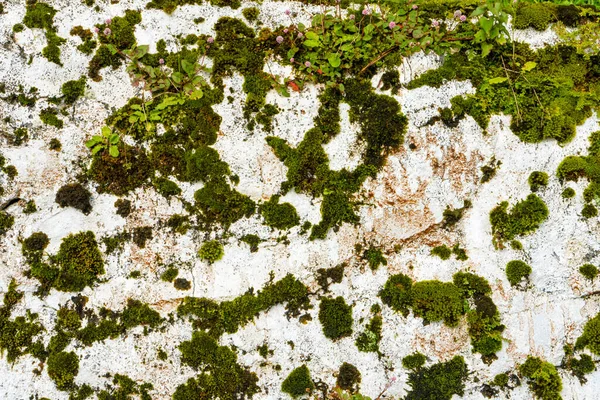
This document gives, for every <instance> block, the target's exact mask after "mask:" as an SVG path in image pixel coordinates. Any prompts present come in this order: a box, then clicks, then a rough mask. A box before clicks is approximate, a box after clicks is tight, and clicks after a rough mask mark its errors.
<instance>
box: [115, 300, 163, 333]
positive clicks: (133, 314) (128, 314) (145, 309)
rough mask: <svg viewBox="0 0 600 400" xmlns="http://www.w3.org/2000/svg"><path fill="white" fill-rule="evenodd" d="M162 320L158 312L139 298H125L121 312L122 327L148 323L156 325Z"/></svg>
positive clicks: (151, 325) (128, 327) (127, 327)
mask: <svg viewBox="0 0 600 400" xmlns="http://www.w3.org/2000/svg"><path fill="white" fill-rule="evenodd" d="M161 322H162V318H161V317H160V314H159V313H158V312H156V311H154V310H153V309H151V308H150V307H149V306H148V304H145V303H142V302H141V301H139V300H132V299H128V300H127V307H126V308H125V309H124V310H123V313H122V314H121V324H122V326H123V328H124V329H130V328H133V327H134V326H139V325H148V326H150V327H156V326H158V325H159V324H160V323H161Z"/></svg>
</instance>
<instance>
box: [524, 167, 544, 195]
mask: <svg viewBox="0 0 600 400" xmlns="http://www.w3.org/2000/svg"><path fill="white" fill-rule="evenodd" d="M527 182H529V187H530V188H531V191H532V192H537V191H538V190H540V189H541V188H543V187H546V186H548V174H547V173H545V172H542V171H533V172H532V173H531V174H530V175H529V178H528V179H527Z"/></svg>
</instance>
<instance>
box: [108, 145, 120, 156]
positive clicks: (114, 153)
mask: <svg viewBox="0 0 600 400" xmlns="http://www.w3.org/2000/svg"><path fill="white" fill-rule="evenodd" d="M108 153H109V154H110V155H111V156H113V157H115V158H116V157H119V148H118V147H117V146H110V148H109V149H108Z"/></svg>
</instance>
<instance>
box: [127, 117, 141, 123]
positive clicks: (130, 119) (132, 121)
mask: <svg viewBox="0 0 600 400" xmlns="http://www.w3.org/2000/svg"><path fill="white" fill-rule="evenodd" d="M138 119H139V118H138V117H137V116H136V115H131V116H130V117H129V123H130V124H134V123H136V122H138Z"/></svg>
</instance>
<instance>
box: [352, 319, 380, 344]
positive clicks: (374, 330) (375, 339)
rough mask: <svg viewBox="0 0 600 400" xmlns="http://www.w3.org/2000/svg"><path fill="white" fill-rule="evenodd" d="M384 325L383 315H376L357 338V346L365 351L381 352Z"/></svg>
mask: <svg viewBox="0 0 600 400" xmlns="http://www.w3.org/2000/svg"><path fill="white" fill-rule="evenodd" d="M382 326H383V318H382V317H381V315H379V314H378V315H374V316H373V318H371V320H370V321H369V323H368V324H367V325H366V326H365V330H364V331H363V332H361V333H360V335H358V337H357V338H356V342H355V344H356V348H357V349H358V350H359V351H363V352H372V351H374V352H379V342H380V341H381V329H382Z"/></svg>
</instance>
